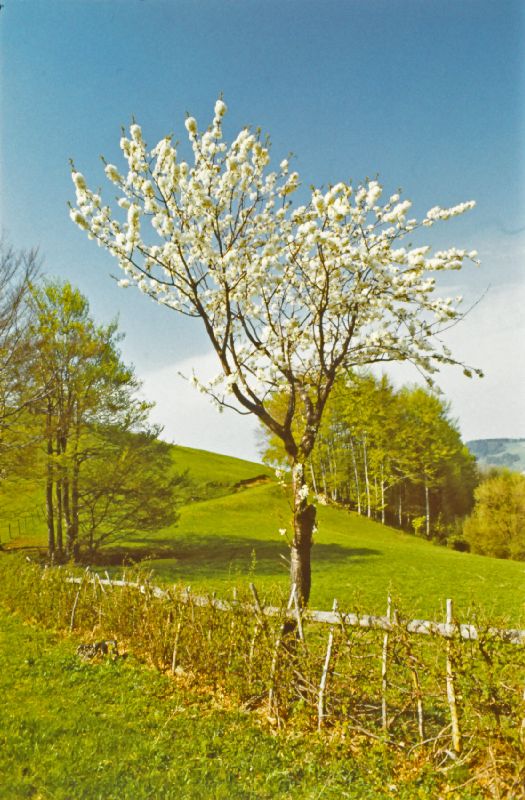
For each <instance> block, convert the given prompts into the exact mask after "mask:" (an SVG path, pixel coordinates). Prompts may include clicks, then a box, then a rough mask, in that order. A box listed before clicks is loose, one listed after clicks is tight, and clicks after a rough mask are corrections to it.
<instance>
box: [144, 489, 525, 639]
mask: <svg viewBox="0 0 525 800" xmlns="http://www.w3.org/2000/svg"><path fill="white" fill-rule="evenodd" d="M318 512H319V514H318V515H319V531H318V533H317V534H316V536H315V545H314V548H313V550H312V561H313V589H312V596H311V605H312V606H313V607H316V608H326V609H328V608H330V607H331V605H332V601H333V599H334V597H336V598H337V599H338V601H339V603H340V605H341V606H343V607H344V606H345V605H357V606H359V607H360V608H362V609H363V610H365V611H367V612H370V613H384V610H385V606H386V598H387V594H388V593H389V592H391V593H392V594H393V596H395V597H396V598H397V599H398V600H399V602H400V603H401V604H402V606H403V607H404V608H405V609H406V611H407V613H410V614H413V615H414V616H425V617H429V616H430V617H433V618H440V617H441V618H442V617H443V615H444V606H445V600H446V598H448V597H451V598H452V599H453V600H454V601H455V603H456V610H457V612H458V614H459V615H463V616H464V615H468V614H470V613H472V612H473V611H474V610H475V609H480V610H482V611H483V613H484V614H485V615H488V616H490V617H498V618H499V617H502V618H503V620H502V621H503V622H505V621H508V622H509V624H510V623H512V624H518V623H519V622H520V621H522V622H525V614H524V611H525V564H523V563H520V562H512V561H503V560H500V559H494V558H486V557H483V556H476V555H471V554H469V553H459V552H456V551H453V550H449V549H447V548H444V547H437V546H435V545H433V544H431V543H429V542H427V541H424V540H423V539H420V538H416V537H415V536H411V535H408V534H405V533H401V532H399V531H396V530H394V529H392V528H389V527H387V526H383V525H380V524H378V523H376V522H373V521H371V520H368V519H365V518H363V517H360V516H359V515H357V514H355V513H349V512H346V511H344V510H341V509H337V508H332V507H320V508H319V510H318ZM289 517H290V510H289V507H288V504H287V502H286V499H285V498H284V497H283V495H282V492H281V490H280V488H279V487H277V486H275V485H269V486H267V485H263V486H257V487H254V488H250V489H246V490H244V491H242V492H239V493H238V494H235V495H228V496H225V497H221V498H217V499H213V500H208V501H205V502H200V503H194V504H190V505H188V506H186V507H185V508H183V509H182V513H181V519H180V521H179V524H178V526H177V527H176V528H174V529H172V530H165V531H160V532H159V533H158V534H156V535H155V536H154V537H151V538H150V539H147V540H143V541H142V542H140V543H138V542H137V544H140V545H141V547H142V548H144V547H147V546H149V547H151V552H152V555H153V556H155V555H162V558H155V557H154V558H153V559H152V561H151V567H152V568H153V569H154V570H155V572H156V573H157V574H158V575H159V576H160V577H162V578H163V579H165V580H174V581H183V582H185V583H188V584H191V586H192V587H193V588H194V589H197V588H202V589H205V590H207V591H210V590H212V589H215V590H220V588H221V587H222V588H223V589H226V588H227V587H228V586H229V585H230V584H231V583H232V582H233V583H237V582H239V580H241V579H242V578H243V577H244V578H246V576H248V575H250V577H251V579H253V580H254V581H255V583H256V584H257V585H258V586H261V587H263V588H264V587H267V586H268V587H269V586H273V585H275V584H278V585H280V586H282V587H283V588H285V587H286V586H287V584H288V574H287V565H286V561H285V559H286V558H287V556H288V548H287V544H286V541H285V540H284V539H283V537H281V536H280V535H279V533H278V531H279V529H280V528H282V527H286V524H287V522H288V521H289ZM254 557H255V560H254ZM505 618H508V619H507V620H506V619H505Z"/></svg>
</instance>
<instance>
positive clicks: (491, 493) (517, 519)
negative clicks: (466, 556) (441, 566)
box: [464, 470, 525, 560]
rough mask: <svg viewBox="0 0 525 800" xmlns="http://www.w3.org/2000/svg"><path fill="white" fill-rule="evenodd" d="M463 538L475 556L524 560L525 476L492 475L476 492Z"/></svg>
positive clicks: (507, 472) (505, 473)
mask: <svg viewBox="0 0 525 800" xmlns="http://www.w3.org/2000/svg"><path fill="white" fill-rule="evenodd" d="M475 494H476V505H475V508H474V511H473V513H472V515H471V516H470V517H469V518H468V519H467V520H466V521H465V524H464V536H465V539H466V540H467V541H468V542H469V544H470V546H471V549H472V550H473V551H474V552H475V553H485V554H487V555H492V556H496V557H497V558H513V559H516V560H525V476H523V475H520V474H519V473H517V472H509V471H508V470H504V471H503V472H500V473H496V474H495V475H492V476H490V477H488V478H487V479H486V480H485V481H483V483H481V484H480V485H479V486H478V488H477V489H476V492H475Z"/></svg>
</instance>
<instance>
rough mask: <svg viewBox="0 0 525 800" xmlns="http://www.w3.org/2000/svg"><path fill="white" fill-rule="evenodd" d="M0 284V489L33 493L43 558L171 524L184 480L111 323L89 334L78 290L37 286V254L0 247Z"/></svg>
mask: <svg viewBox="0 0 525 800" xmlns="http://www.w3.org/2000/svg"><path fill="white" fill-rule="evenodd" d="M0 278H1V282H2V296H1V302H0V392H1V396H0V402H1V406H0V458H1V465H2V473H1V479H2V481H3V482H6V481H8V482H9V481H16V483H17V485H18V486H20V485H21V482H23V481H29V482H31V483H32V484H34V485H35V486H40V487H41V489H42V491H43V493H44V495H45V516H46V525H47V546H48V554H49V556H50V557H51V558H54V559H56V560H62V559H71V558H72V559H78V558H79V557H80V555H81V551H85V552H86V553H88V554H90V555H93V553H94V552H95V551H96V550H97V549H98V548H99V547H100V546H101V545H102V544H105V543H107V542H110V541H115V540H116V539H125V538H128V537H129V536H131V535H133V534H136V533H138V532H139V531H144V530H151V529H158V528H160V527H163V526H165V525H169V524H171V523H173V522H175V520H176V518H177V501H178V500H179V499H180V494H181V492H182V491H183V489H184V487H185V485H186V484H187V478H186V476H185V475H179V474H176V473H174V471H173V469H172V460H171V455H170V446H169V445H168V444H166V443H165V442H162V441H161V440H159V438H158V437H159V433H160V429H159V428H158V427H156V426H152V425H151V424H150V423H149V421H148V417H149V412H150V410H151V408H152V404H150V403H147V402H146V401H145V400H143V399H141V398H140V388H141V384H140V381H139V380H138V379H137V377H136V375H135V373H134V371H133V368H132V367H130V366H127V365H126V364H124V362H123V360H122V357H121V354H120V351H119V342H120V341H121V339H122V336H121V334H119V332H118V327H117V324H116V322H111V323H110V324H109V325H98V324H96V323H95V321H94V320H93V318H92V316H91V314H90V308H89V303H88V301H87V299H86V298H85V297H84V296H83V295H82V294H81V292H80V291H79V290H78V289H76V288H75V287H73V286H72V285H71V284H70V283H68V282H63V283H60V282H56V281H51V280H44V279H43V278H41V277H40V276H39V269H38V257H37V254H36V253H35V252H34V251H31V252H24V253H16V252H15V251H14V250H13V249H12V248H9V247H6V246H5V244H4V245H3V246H2V250H1V253H0Z"/></svg>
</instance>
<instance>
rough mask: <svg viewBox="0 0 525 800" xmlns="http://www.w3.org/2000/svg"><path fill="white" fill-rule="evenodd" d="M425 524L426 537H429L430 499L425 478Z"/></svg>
mask: <svg viewBox="0 0 525 800" xmlns="http://www.w3.org/2000/svg"><path fill="white" fill-rule="evenodd" d="M425 525H426V532H427V539H430V499H429V491H428V481H427V480H425Z"/></svg>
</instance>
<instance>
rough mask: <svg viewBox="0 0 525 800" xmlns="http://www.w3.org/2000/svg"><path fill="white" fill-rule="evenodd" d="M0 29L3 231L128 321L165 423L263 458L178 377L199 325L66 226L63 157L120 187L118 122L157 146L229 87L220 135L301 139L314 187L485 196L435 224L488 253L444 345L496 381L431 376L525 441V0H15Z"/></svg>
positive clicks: (99, 311)
mask: <svg viewBox="0 0 525 800" xmlns="http://www.w3.org/2000/svg"><path fill="white" fill-rule="evenodd" d="M0 45H1V54H0V59H1V60H0V81H1V84H0V113H1V127H0V203H1V205H0V224H1V226H2V232H3V235H4V237H6V239H7V240H8V241H9V242H10V243H11V244H12V245H13V246H14V247H15V248H17V249H23V248H31V247H38V248H39V251H40V254H41V257H42V260H43V269H44V271H45V273H46V274H47V275H49V276H52V277H54V278H58V279H60V280H68V281H71V282H72V283H73V284H75V285H76V286H78V288H79V289H80V290H81V291H82V292H83V293H84V294H85V295H86V296H87V297H88V299H89V302H90V305H91V310H92V314H93V316H94V317H95V318H96V319H97V321H99V322H101V323H102V322H108V321H109V320H111V319H114V318H115V317H118V319H119V323H120V329H121V330H122V331H123V332H124V333H125V339H124V342H123V344H122V353H123V358H124V360H125V361H126V362H128V363H129V362H131V363H133V364H134V365H135V368H136V372H137V374H138V376H139V377H140V378H141V379H142V381H143V383H144V388H143V391H144V393H145V395H146V396H147V397H148V399H149V400H154V401H155V402H156V404H157V405H156V409H155V411H154V412H153V418H154V420H155V421H157V422H161V423H162V424H163V425H164V434H163V435H164V438H166V439H167V440H169V441H173V442H175V443H177V444H182V445H186V446H190V447H200V448H203V449H206V450H212V451H217V452H222V453H226V454H230V455H236V456H240V457H244V458H251V459H257V460H258V458H259V438H258V436H257V434H256V430H257V424H256V423H255V422H254V421H253V420H252V419H251V418H248V417H240V416H238V415H236V414H235V413H234V412H231V411H225V412H224V413H223V414H221V415H219V414H218V412H217V411H216V410H215V409H214V407H213V406H211V405H210V404H209V403H208V402H207V400H206V399H205V398H204V397H203V396H202V395H200V394H197V393H196V392H195V390H194V389H193V388H191V387H190V386H189V385H188V384H187V382H185V381H184V380H183V378H181V377H180V373H182V374H186V375H188V374H191V372H192V370H194V371H195V372H196V374H198V375H201V376H203V377H204V378H205V377H207V376H211V375H213V374H214V373H215V371H216V365H215V362H214V356H213V355H212V353H211V352H210V348H209V346H208V344H207V340H206V337H205V334H204V331H203V330H202V326H201V325H199V321H198V320H188V319H186V318H183V317H181V316H180V315H178V314H176V313H175V312H173V311H169V310H168V309H165V308H162V307H160V306H157V305H156V304H155V303H154V302H153V301H151V300H150V299H148V298H146V297H145V296H143V295H141V294H140V293H138V292H135V291H133V290H122V289H119V288H118V287H117V285H116V281H115V280H114V277H117V278H118V277H120V276H119V275H118V267H117V265H116V263H114V262H113V259H112V258H111V256H110V255H109V254H107V253H105V252H104V251H103V250H101V249H99V248H97V247H96V245H95V244H94V242H91V241H88V239H87V237H86V236H85V234H83V232H81V231H79V229H78V228H77V227H76V226H75V225H73V223H72V222H71V221H70V219H69V214H68V207H67V202H68V200H70V201H73V200H74V190H73V186H72V183H71V178H70V163H69V160H70V159H73V161H74V163H75V167H76V168H77V169H78V170H80V171H81V172H82V173H83V174H84V175H85V176H86V178H87V180H88V184H89V185H90V186H91V187H97V186H101V187H102V192H103V197H105V198H106V199H111V197H112V192H111V186H110V185H109V184H108V183H107V181H106V179H105V177H104V173H103V165H102V163H101V161H100V155H101V154H103V155H104V156H105V157H106V158H107V160H108V161H110V162H113V163H116V164H117V165H120V164H121V163H122V162H121V161H120V160H119V153H120V151H119V148H118V142H119V139H120V135H121V127H122V126H128V125H129V124H130V123H131V121H132V120H133V119H136V121H137V122H139V123H140V124H141V126H142V129H143V134H144V138H145V139H146V141H147V142H148V143H149V144H150V145H151V146H153V145H154V144H156V142H157V141H158V140H159V139H161V138H162V137H164V136H165V135H166V134H168V133H171V132H174V133H175V138H180V139H181V140H182V139H184V137H185V130H184V119H185V115H186V113H190V114H192V115H193V116H195V117H196V118H197V120H198V122H199V125H200V126H201V127H205V126H206V125H207V124H208V122H209V121H211V118H212V116H213V105H214V103H215V100H216V99H217V97H218V96H219V94H220V93H222V94H223V96H224V100H225V101H226V103H227V105H228V108H229V113H228V115H227V118H226V121H225V132H226V136H227V138H230V139H231V138H234V137H235V135H236V133H237V132H238V130H239V129H240V128H242V127H243V126H245V125H252V126H254V127H261V128H262V130H263V131H265V132H267V133H268V134H269V135H270V137H271V141H272V163H273V164H274V165H278V164H279V162H280V161H281V159H282V158H283V157H286V156H288V154H289V153H293V168H294V169H296V170H297V171H298V172H299V173H300V176H301V180H302V182H303V185H304V186H306V187H308V186H310V185H311V184H314V185H317V186H325V187H326V186H327V185H328V184H330V183H336V182H338V181H340V180H344V181H348V180H350V179H353V181H354V183H355V182H359V181H360V180H363V179H364V178H365V177H367V176H368V177H371V178H373V177H376V176H378V177H379V180H380V182H381V183H382V184H383V185H384V186H385V190H386V191H391V192H393V191H396V190H397V189H398V188H402V189H403V194H404V196H406V197H408V198H410V199H411V200H413V202H414V212H415V214H414V215H415V216H421V215H424V213H425V212H426V211H427V210H428V209H429V208H431V207H432V206H435V205H441V206H447V205H455V204H457V203H459V202H462V201H466V200H471V199H474V200H476V202H477V206H476V208H475V209H474V211H472V212H470V213H469V214H467V215H465V216H463V217H460V218H457V219H454V220H451V221H449V222H446V223H443V224H442V225H440V226H439V227H437V226H436V227H435V228H433V229H432V230H431V231H430V232H429V236H428V237H427V238H428V243H429V244H431V245H432V246H433V247H436V248H438V249H440V248H444V247H450V246H457V247H462V248H465V249H468V250H470V249H476V250H478V252H479V255H480V259H481V266H480V267H478V268H476V267H473V266H467V267H465V268H464V270H462V271H461V272H460V273H451V274H450V275H448V276H447V281H446V282H445V284H444V285H443V287H442V292H443V294H444V295H449V294H453V295H456V294H462V295H463V296H464V297H465V307H469V306H470V305H471V304H474V307H473V309H472V311H471V312H470V313H469V314H468V315H467V316H466V318H465V319H464V320H463V321H462V323H461V324H460V325H458V326H457V327H455V328H454V329H453V330H452V331H450V333H449V334H448V338H447V343H448V344H449V345H450V346H451V347H452V349H453V352H454V355H455V356H456V357H457V358H458V359H460V360H462V361H465V362H468V363H470V364H473V365H474V366H477V367H480V368H482V369H483V370H484V372H485V376H486V377H485V378H484V379H483V380H481V381H480V380H478V379H474V380H468V379H467V378H465V377H464V376H463V375H462V373H461V370H458V369H452V368H446V369H445V370H443V371H442V373H441V374H440V375H439V376H438V383H439V385H440V387H441V389H442V390H443V392H444V395H445V397H446V398H447V399H448V400H449V401H450V403H451V413H452V416H453V417H454V418H456V419H457V420H458V422H459V426H460V429H461V432H462V435H463V437H464V439H465V440H468V439H477V438H495V437H509V438H515V437H516V438H517V437H525V414H524V408H525V376H524V361H525V359H524V356H525V336H524V328H525V315H524V313H523V308H524V307H525V280H524V272H523V269H524V261H525V259H524V256H525V213H524V212H525V190H524V187H525V157H524V149H523V144H524V142H525V138H524V134H525V60H524V55H523V54H524V53H525V46H524V45H525V3H523V2H522V0H490V1H489V0H460V2H458V0H366V2H365V0H264V2H262V0H3V7H2V9H1V10H0ZM385 371H386V372H387V374H389V375H390V376H391V377H392V380H394V381H395V382H396V383H398V384H400V383H401V382H408V383H413V382H416V381H417V380H418V374H417V372H415V371H412V370H411V369H410V367H406V366H403V368H400V367H397V368H396V367H392V368H389V369H386V370H385Z"/></svg>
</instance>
